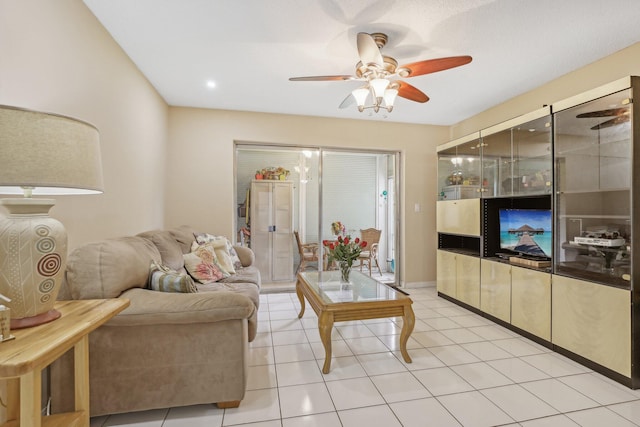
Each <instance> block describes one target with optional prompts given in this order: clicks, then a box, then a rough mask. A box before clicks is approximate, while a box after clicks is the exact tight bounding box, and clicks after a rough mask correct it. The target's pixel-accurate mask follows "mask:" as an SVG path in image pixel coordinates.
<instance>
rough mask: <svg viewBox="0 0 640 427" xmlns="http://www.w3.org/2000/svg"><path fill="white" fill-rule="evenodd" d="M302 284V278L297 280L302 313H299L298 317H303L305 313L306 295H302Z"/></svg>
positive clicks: (297, 291) (297, 292)
mask: <svg viewBox="0 0 640 427" xmlns="http://www.w3.org/2000/svg"><path fill="white" fill-rule="evenodd" d="M301 286H302V285H300V279H298V280H297V281H296V294H297V295H298V299H299V300H300V313H298V319H302V316H303V315H304V295H302V289H301Z"/></svg>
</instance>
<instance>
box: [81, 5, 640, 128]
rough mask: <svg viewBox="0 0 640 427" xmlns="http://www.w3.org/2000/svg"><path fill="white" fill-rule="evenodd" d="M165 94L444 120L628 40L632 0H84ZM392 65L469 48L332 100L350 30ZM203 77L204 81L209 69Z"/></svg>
mask: <svg viewBox="0 0 640 427" xmlns="http://www.w3.org/2000/svg"><path fill="white" fill-rule="evenodd" d="M84 2H85V3H86V4H87V6H88V7H89V8H90V9H91V10H92V11H93V13H94V14H95V15H96V17H97V18H98V19H99V20H100V21H101V22H102V24H103V25H104V26H105V28H106V29H107V30H108V31H109V32H110V33H111V35H112V36H113V38H114V39H115V40H116V41H117V42H118V43H119V44H120V46H122V48H123V49H124V51H125V52H126V53H127V54H128V55H129V57H130V58H131V59H132V60H133V62H134V63H135V64H136V65H137V66H138V68H139V69H140V70H141V71H142V73H144V75H145V76H146V77H147V78H148V79H149V81H150V82H151V84H153V86H154V87H155V88H156V89H157V90H158V92H159V93H160V94H161V95H162V97H163V98H164V99H165V100H166V101H167V103H168V104H170V105H173V106H190V107H203V108H216V109H229V110H243V111H257V112H273V113H285V114H302V115H309V116H323V117H338V118H351V119H364V120H386V121H393V122H405V123H421V124H436V125H450V124H454V123H457V122H459V121H461V120H464V119H466V118H468V117H470V116H473V115H475V114H477V113H479V112H481V111H483V110H486V109H487V108H490V107H492V106H494V105H497V104H499V103H501V102H503V101H505V100H507V99H509V98H512V97H514V96H517V95H519V94H521V93H524V92H527V91H529V90H531V89H534V88H536V87H538V86H540V85H542V84H544V83H546V82H548V81H550V80H553V79H555V78H557V77H559V76H561V75H563V74H566V73H568V72H570V71H573V70H575V69H578V68H580V67H582V66H584V65H587V64H589V63H591V62H594V61H596V60H598V59H600V58H602V57H605V56H607V55H609V54H612V53H614V52H616V51H618V50H620V49H623V48H625V47H627V46H630V45H632V44H634V43H636V42H638V41H640V23H639V22H638V21H639V19H640V1H639V0H368V1H365V0H84ZM358 32H367V33H373V32H383V33H386V34H388V36H389V42H388V44H387V46H386V47H385V48H384V49H383V53H384V54H386V55H388V56H392V57H394V58H395V59H397V60H398V62H399V63H400V65H402V64H406V63H410V62H415V61H420V60H424V59H433V58H440V57H446V56H458V55H471V56H472V57H473V61H472V62H471V63H470V64H468V65H464V66H461V67H458V68H453V69H450V70H445V71H441V72H438V73H434V74H428V75H423V76H417V77H413V78H408V79H404V80H405V81H406V82H407V83H409V84H411V85H413V86H415V87H417V88H418V89H420V90H422V91H424V92H425V93H426V94H427V95H428V96H429V97H430V98H431V99H430V101H429V102H427V103H425V104H420V103H416V102H411V101H408V100H406V99H402V98H398V100H397V101H396V106H395V109H394V111H393V112H391V113H382V112H380V113H378V114H375V113H371V114H370V113H369V112H364V113H359V112H358V111H357V109H356V108H355V106H352V107H351V108H348V109H338V105H339V104H340V103H341V102H342V101H343V99H344V98H345V97H346V96H347V95H348V94H349V93H350V92H351V90H353V89H355V88H357V87H359V86H360V85H361V83H360V82H358V81H329V82H291V81H289V80H288V78H289V77H298V76H317V75H337V74H349V75H351V74H353V73H354V71H355V64H356V62H357V61H358V53H357V49H356V34H357V33H358ZM210 80H211V81H215V83H216V87H215V88H213V89H210V88H207V86H206V84H207V82H208V81H210Z"/></svg>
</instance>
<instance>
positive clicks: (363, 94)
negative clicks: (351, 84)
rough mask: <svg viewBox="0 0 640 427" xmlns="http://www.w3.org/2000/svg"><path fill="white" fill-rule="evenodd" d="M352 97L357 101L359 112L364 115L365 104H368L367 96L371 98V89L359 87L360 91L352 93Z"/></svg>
mask: <svg viewBox="0 0 640 427" xmlns="http://www.w3.org/2000/svg"><path fill="white" fill-rule="evenodd" d="M351 95H353V97H354V98H355V100H356V105H358V111H360V112H361V113H362V112H363V111H364V104H365V103H366V102H367V96H369V88H368V87H366V86H363V87H359V88H358V89H356V90H354V91H353V92H351Z"/></svg>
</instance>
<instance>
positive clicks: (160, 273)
mask: <svg viewBox="0 0 640 427" xmlns="http://www.w3.org/2000/svg"><path fill="white" fill-rule="evenodd" d="M147 285H148V288H149V289H152V290H154V291H160V292H182V293H195V292H198V288H196V284H195V283H194V282H193V279H192V278H191V276H189V275H187V274H181V273H178V272H177V271H175V270H172V269H170V268H169V267H167V266H165V265H162V264H158V263H156V262H155V261H151V266H150V267H149V282H148V284H147Z"/></svg>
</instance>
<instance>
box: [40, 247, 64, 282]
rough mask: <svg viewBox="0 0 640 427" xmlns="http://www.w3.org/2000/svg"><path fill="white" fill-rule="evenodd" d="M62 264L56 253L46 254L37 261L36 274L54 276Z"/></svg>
mask: <svg viewBox="0 0 640 427" xmlns="http://www.w3.org/2000/svg"><path fill="white" fill-rule="evenodd" d="M61 266H62V258H61V257H60V255H58V254H56V253H52V254H48V255H45V256H43V257H42V258H40V261H38V274H40V275H41V276H45V277H51V276H55V275H56V273H57V272H58V271H60V267H61Z"/></svg>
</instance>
